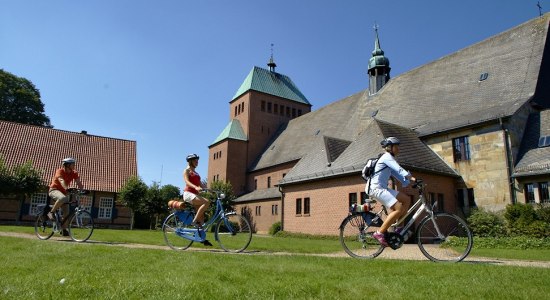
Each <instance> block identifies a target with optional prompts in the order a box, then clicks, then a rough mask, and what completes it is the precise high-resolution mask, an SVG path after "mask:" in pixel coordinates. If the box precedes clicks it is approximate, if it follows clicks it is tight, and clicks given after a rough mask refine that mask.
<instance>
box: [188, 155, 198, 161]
mask: <svg viewBox="0 0 550 300" xmlns="http://www.w3.org/2000/svg"><path fill="white" fill-rule="evenodd" d="M192 159H199V156H198V155H196V154H195V153H193V154H189V155H187V162H189V161H190V160H192Z"/></svg>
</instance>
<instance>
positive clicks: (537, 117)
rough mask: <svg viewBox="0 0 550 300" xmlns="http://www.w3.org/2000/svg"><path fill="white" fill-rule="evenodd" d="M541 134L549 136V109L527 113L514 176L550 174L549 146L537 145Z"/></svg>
mask: <svg viewBox="0 0 550 300" xmlns="http://www.w3.org/2000/svg"><path fill="white" fill-rule="evenodd" d="M541 136H550V109H548V110H544V111H541V112H536V113H532V114H530V115H529V119H528V121H527V128H526V129H525V133H524V134H523V141H522V143H521V146H522V147H521V149H520V152H519V155H518V163H517V164H516V166H515V167H514V174H513V176H514V177H522V176H532V175H541V174H550V146H546V147H539V146H538V144H539V138H540V137H541Z"/></svg>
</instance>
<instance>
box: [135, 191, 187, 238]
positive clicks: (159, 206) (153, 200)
mask: <svg viewBox="0 0 550 300" xmlns="http://www.w3.org/2000/svg"><path fill="white" fill-rule="evenodd" d="M180 195H181V194H180V189H179V188H178V187H177V186H174V185H165V186H162V187H160V185H159V184H158V183H157V182H153V184H152V185H151V186H150V187H149V188H148V189H147V196H146V197H145V202H144V205H143V206H142V210H141V213H143V214H145V215H147V216H148V217H149V229H155V228H156V226H157V224H159V221H160V218H161V217H164V216H165V215H166V213H167V212H168V201H169V200H171V199H174V198H180Z"/></svg>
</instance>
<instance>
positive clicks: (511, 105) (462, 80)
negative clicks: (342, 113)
mask: <svg viewBox="0 0 550 300" xmlns="http://www.w3.org/2000/svg"><path fill="white" fill-rule="evenodd" d="M549 21H550V14H546V15H545V16H543V17H540V18H535V19H533V20H531V21H529V22H526V23H524V24H521V25H519V26H517V27H515V28H512V29H510V30H508V31H505V32H503V33H501V34H498V35H496V36H493V37H491V38H489V39H486V40H484V41H482V42H479V43H477V44H474V45H472V46H470V47H467V48H465V49H462V50H460V51H457V52H455V53H452V54H450V55H448V56H445V57H443V58H440V59H438V60H436V61H433V62H431V63H428V64H426V65H423V66H421V67H418V68H416V69H413V70H411V71H409V72H407V73H404V74H402V75H400V76H397V77H395V78H393V79H392V80H390V81H389V82H388V83H387V84H386V85H385V86H384V87H383V88H382V89H381V90H380V91H379V92H378V93H377V94H375V95H371V96H368V97H365V98H364V99H363V100H361V104H362V105H363V107H361V108H358V109H362V110H364V112H363V113H364V118H366V119H367V118H369V117H370V114H371V113H372V112H373V111H375V110H378V113H377V115H376V117H377V118H378V119H381V120H386V121H388V122H392V123H396V124H399V125H401V126H404V127H407V128H415V130H416V131H417V132H418V133H420V134H421V135H429V134H433V133H438V132H441V131H446V130H449V129H454V128H460V127H464V126H470V125H471V124H477V123H481V122H484V121H487V120H494V119H498V118H499V117H506V116H511V115H513V114H514V113H515V112H516V111H517V110H518V109H519V108H520V107H522V106H523V105H524V104H525V103H526V102H528V101H534V102H537V103H538V104H539V105H541V106H543V107H546V108H549V107H550V98H549V97H537V95H539V96H540V95H544V94H546V95H548V92H549V91H550V84H540V83H539V81H540V80H541V79H540V77H539V76H541V75H543V74H544V72H541V71H542V70H541V66H542V58H543V53H544V52H545V48H548V47H546V42H547V38H548V24H549ZM546 51H547V52H548V50H546ZM547 66H548V65H547ZM545 71H546V72H548V69H546V70H545ZM484 73H487V76H488V77H487V78H486V79H485V80H481V79H482V74H484ZM537 85H538V90H537ZM535 91H537V93H535ZM358 96H365V95H364V93H362V94H360V95H358ZM405 112H406V113H405ZM397 116H398V119H397V120H396V117H397Z"/></svg>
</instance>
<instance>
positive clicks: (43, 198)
mask: <svg viewBox="0 0 550 300" xmlns="http://www.w3.org/2000/svg"><path fill="white" fill-rule="evenodd" d="M46 203H48V194H46V193H35V194H32V196H31V206H30V207H29V215H31V216H34V215H36V213H37V211H36V206H38V204H46Z"/></svg>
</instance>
